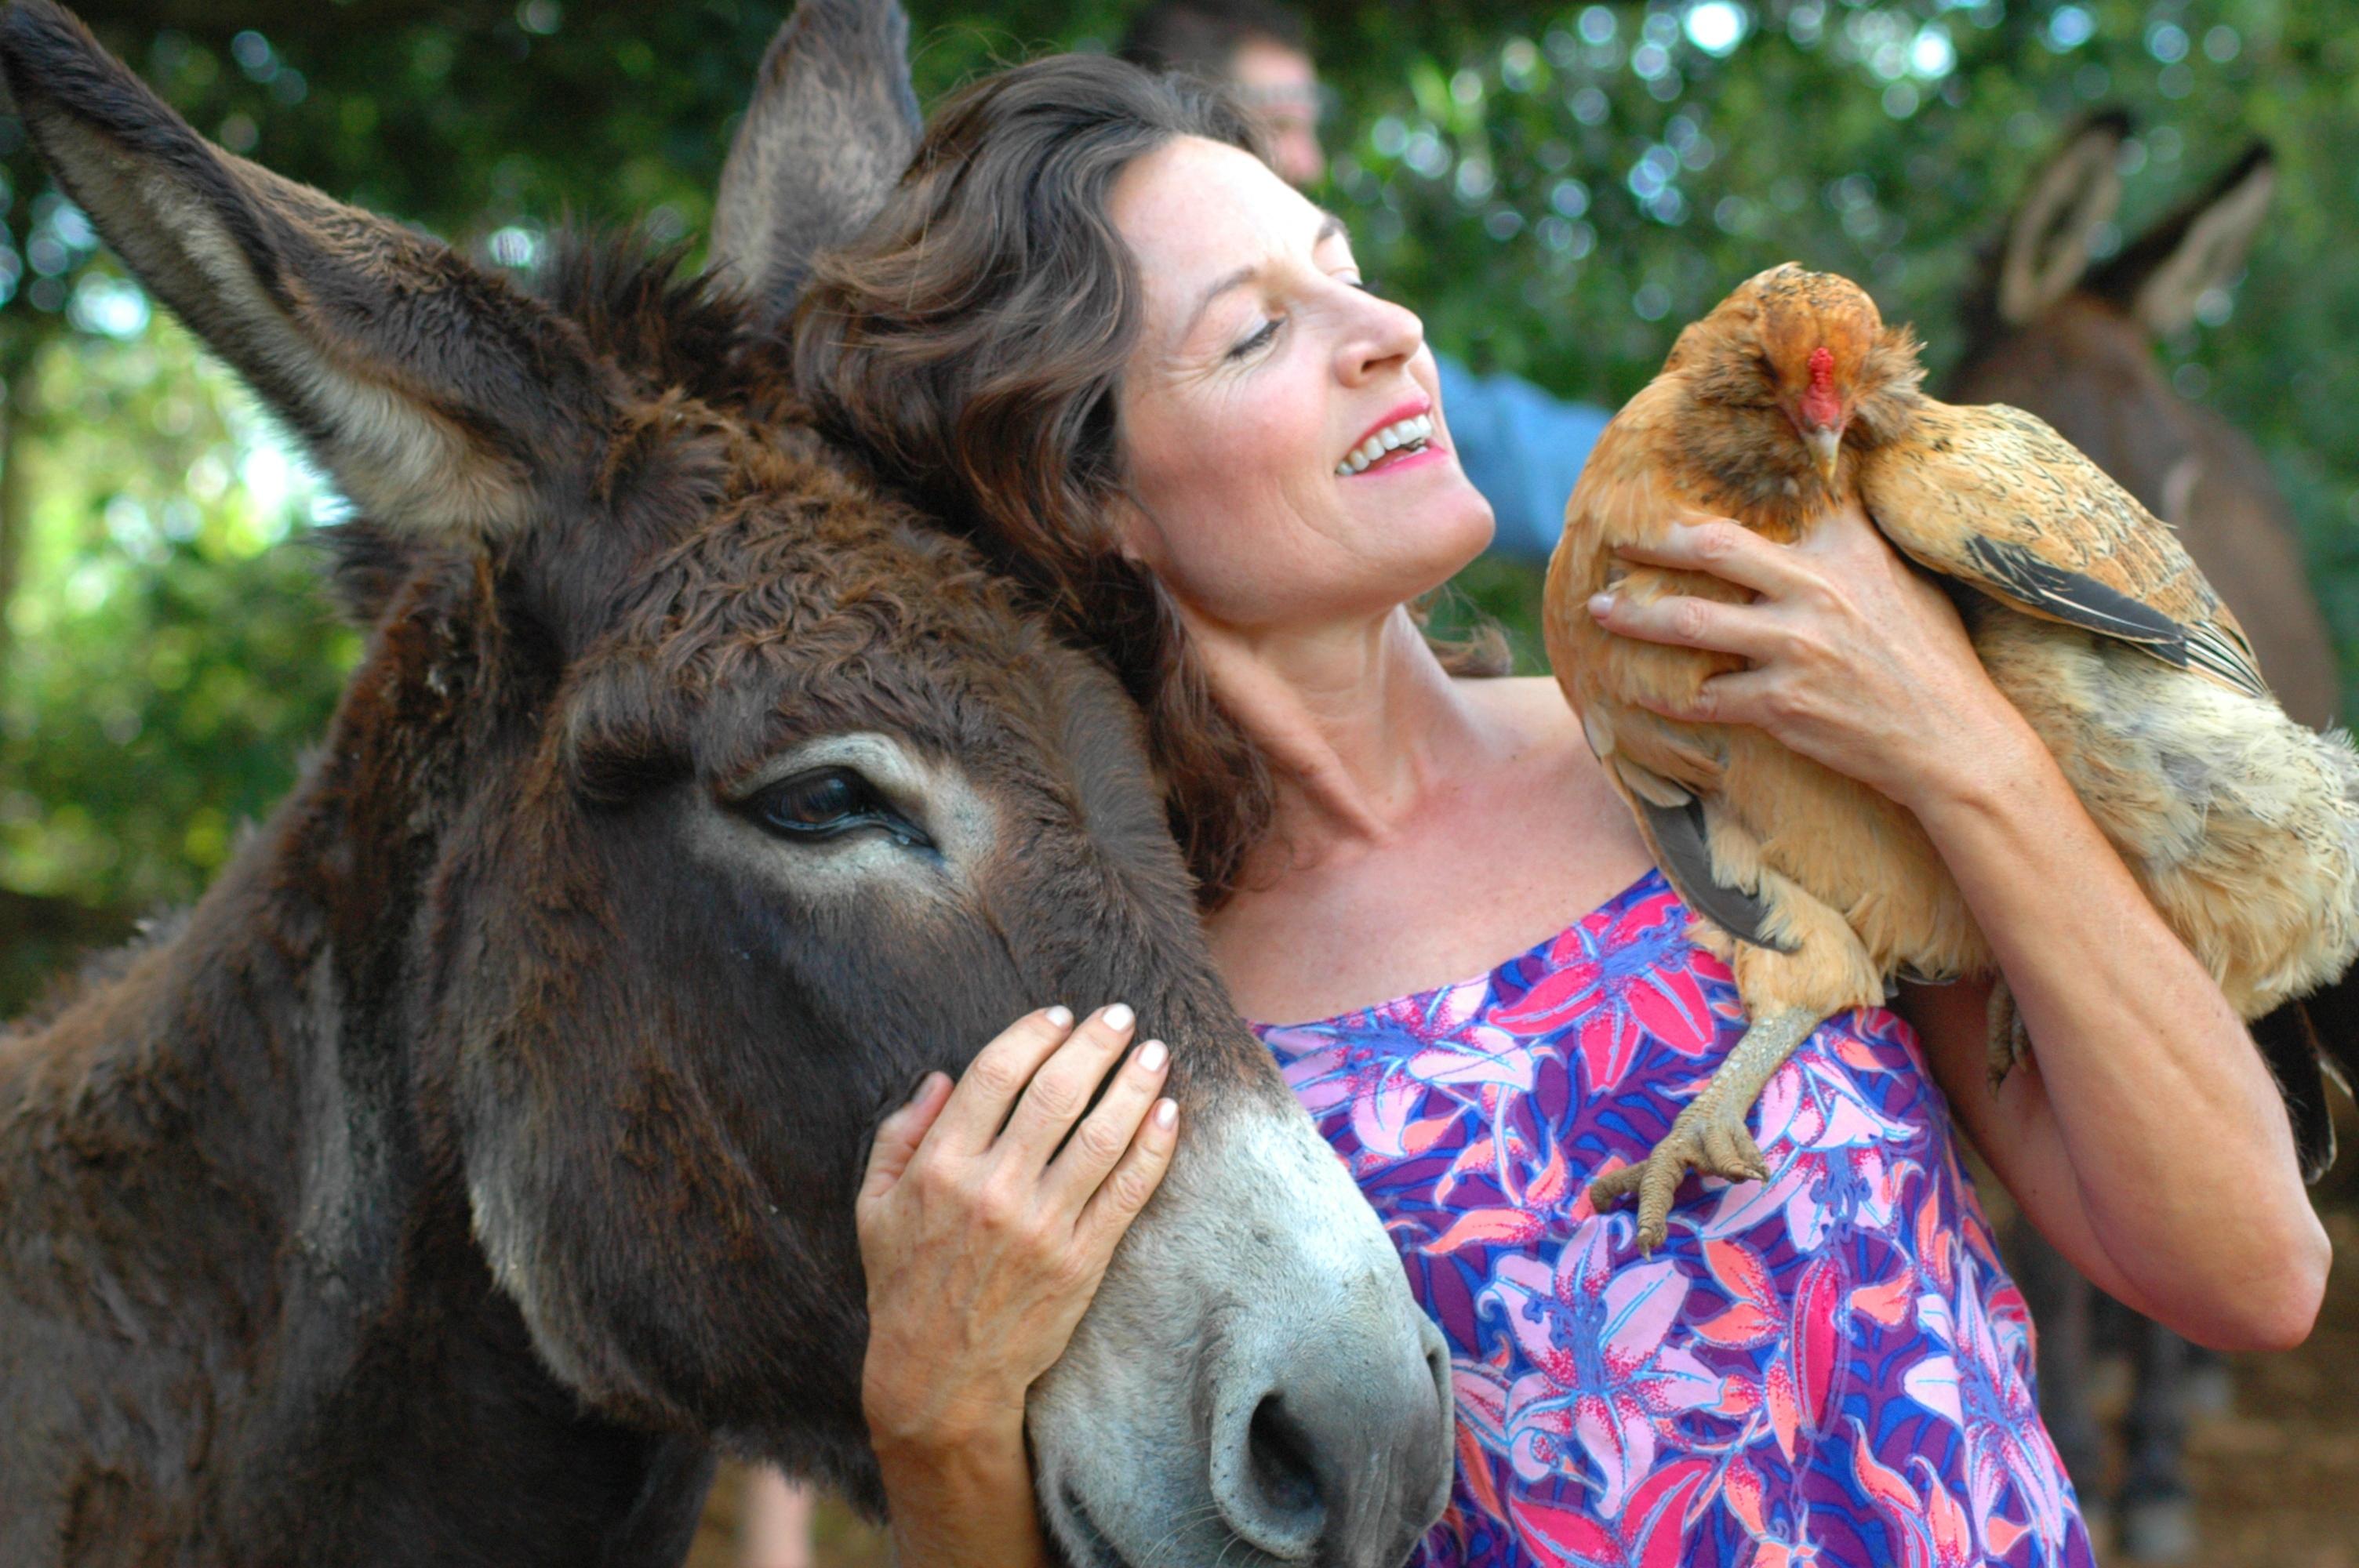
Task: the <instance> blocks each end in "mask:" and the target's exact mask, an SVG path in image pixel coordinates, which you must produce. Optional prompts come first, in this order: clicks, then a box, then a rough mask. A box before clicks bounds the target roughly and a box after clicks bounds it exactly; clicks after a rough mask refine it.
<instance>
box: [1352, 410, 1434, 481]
mask: <svg viewBox="0 0 2359 1568" xmlns="http://www.w3.org/2000/svg"><path fill="white" fill-rule="evenodd" d="M1432 411H1433V399H1431V398H1430V397H1413V398H1410V399H1409V400H1408V402H1406V403H1404V404H1402V405H1401V406H1399V407H1397V408H1395V409H1394V410H1393V411H1392V412H1391V413H1389V414H1386V416H1384V417H1383V418H1381V419H1379V420H1377V421H1376V422H1375V424H1373V425H1371V426H1369V427H1367V428H1366V429H1364V430H1363V431H1361V432H1360V438H1359V439H1358V440H1356V441H1354V442H1353V443H1352V448H1351V449H1352V450H1353V451H1354V452H1356V451H1358V450H1359V449H1361V448H1362V447H1364V446H1366V445H1367V444H1368V438H1369V437H1371V436H1373V435H1375V433H1376V432H1377V431H1379V430H1382V429H1384V428H1386V427H1388V426H1392V425H1397V424H1399V423H1400V422H1401V421H1402V420H1404V419H1414V418H1416V417H1417V416H1419V415H1420V414H1430V413H1431V412H1432ZM1446 451H1447V449H1445V448H1444V447H1443V446H1442V444H1441V438H1440V432H1439V431H1437V432H1435V434H1434V435H1432V436H1430V437H1429V438H1427V440H1426V443H1425V450H1423V451H1421V452H1412V453H1408V454H1406V455H1404V454H1402V453H1400V452H1397V451H1394V452H1387V453H1386V454H1385V455H1384V456H1383V457H1381V458H1378V459H1377V460H1375V462H1373V463H1370V464H1369V465H1368V466H1367V467H1366V468H1364V469H1362V470H1360V471H1359V472H1358V473H1355V474H1353V475H1352V476H1351V477H1352V478H1353V479H1364V478H1366V477H1367V476H1368V475H1369V474H1372V473H1375V472H1377V471H1378V470H1382V471H1384V472H1386V473H1391V472H1394V471H1395V470H1399V469H1405V468H1414V467H1422V466H1423V465H1424V464H1425V463H1426V462H1427V461H1428V460H1432V459H1439V458H1440V457H1442V456H1444V455H1445V454H1446ZM1347 455H1348V454H1347Z"/></svg>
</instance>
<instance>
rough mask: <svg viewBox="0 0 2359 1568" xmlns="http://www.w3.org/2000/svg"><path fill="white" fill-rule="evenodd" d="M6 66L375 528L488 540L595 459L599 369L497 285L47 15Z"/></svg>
mask: <svg viewBox="0 0 2359 1568" xmlns="http://www.w3.org/2000/svg"><path fill="white" fill-rule="evenodd" d="M0 68H5V72H6V75H7V80H8V85H9V88H10V90H11V91H12V92H14V94H15V96H16V110H17V113H18V114H21V115H22V116H23V117H24V121H25V124H26V127H27V130H28V131H29V132H30V134H31V135H32V138H33V141H34V143H35V144H36V145H37V146H38V148H39V150H40V152H41V155H42V157H43V158H44V159H45V160H46V161H47V162H48V164H49V168H50V170H51V171H52V173H53V174H54V175H55V177H56V178H57V181H58V183H59V185H60V186H61V187H63V188H64V189H65V191H66V193H67V195H69V196H70V197H71V198H72V199H73V200H74V201H75V202H76V203H78V204H79V205H80V206H81V207H82V210H83V211H86V212H88V213H89V214H90V217H91V220H92V222H94V223H95V224H96V225H97V227H98V230H99V232H100V233H102V234H103V235H104V236H105V238H106V240H107V242H108V243H110V244H112V245H113V246H114V249H115V250H116V251H117V252H118V253H120V254H121V255H122V256H123V258H124V260H125V262H127V263H128V264H129V265H130V266H131V269H132V270H133V271H134V272H135V273H136V274H137V275H138V276H139V278H140V280H141V281H142V282H143V283H145V284H146V285H147V287H149V288H150V289H152V290H153V291H154V292H155V293H156V294H157V295H158V297H161V298H162V299H163V300H164V302H165V303H166V304H167V305H168V306H170V307H171V308H172V310H173V311H174V312H175V313H176V314H177V315H178V316H179V318H180V319H181V320H183V321H184V322H186V323H187V324H188V325H189V326H190V329H191V330H194V331H195V332H196V333H197V335H198V336H199V337H201V338H202V339H203V340H204V341H205V342H206V343H207V344H208V345H210V346H211V347H212V350H213V351H214V352H216V353H218V354H220V355H221V356H222V357H223V359H224V360H227V361H228V362H229V363H230V364H231V366H232V367H233V368H234V369H235V370H236V371H237V372H238V373H239V374H240V375H241V376H243V377H244V378H245V381H246V382H247V383H248V384H250V385H252V386H253V387H254V389H255V391H256V392H257V393H259V394H260V395H262V397H263V398H264V399H265V400H266V401H267V402H268V403H269V404H270V405H271V406H272V407H274V408H275V409H276V410H277V413H278V414H279V415H280V416H281V417H283V418H284V419H285V420H286V421H287V422H288V425H289V426H290V427H293V429H294V430H295V432H296V433H297V434H298V435H299V436H300V437H302V438H303V439H304V440H305V442H306V443H307V444H308V445H309V446H310V449H311V452H312V454H313V455H314V456H315V457H316V458H317V459H318V460H319V461H320V462H321V465H322V466H323V467H325V468H326V469H327V470H329V472H330V473H332V475H333V476H334V478H335V480H336V481H337V482H338V484H339V485H340V486H341V487H342V490H343V491H344V492H345V494H346V495H347V496H348V497H349V498H350V499H351V500H352V501H353V503H354V505H355V506H356V507H357V508H358V509H359V510H360V511H362V512H363V513H364V514H366V515H368V516H370V517H372V518H374V519H375V521H376V522H378V523H380V524H386V525H388V526H393V527H398V528H407V529H417V530H423V531H429V532H432V533H436V534H440V535H445V536H448V537H452V538H454V539H456V540H467V539H475V540H482V539H487V538H489V537H491V536H493V535H496V534H499V533H502V532H505V531H509V530H513V529H514V528H516V526H518V525H519V524H521V523H522V521H523V520H524V518H525V517H526V516H527V515H528V514H530V513H531V512H532V510H533V509H534V507H535V504H536V499H537V493H538V486H539V481H540V480H541V479H542V477H543V476H544V475H545V474H547V473H549V472H550V471H553V465H555V464H558V463H560V462H562V461H564V460H565V459H566V458H567V457H569V456H576V457H578V456H580V455H581V454H582V453H583V452H584V449H585V443H587V442H588V441H589V440H591V439H592V437H593V435H594V431H595V429H596V427H597V424H598V422H597V420H596V418H595V414H596V411H597V410H598V409H599V408H601V407H603V406H611V400H610V399H608V398H607V396H606V394H605V392H604V388H603V381H602V379H601V377H600V373H599V372H598V369H597V367H596V365H595V363H594V362H593V361H592V359H591V358H590V356H589V355H588V353H587V351H586V350H585V349H584V348H583V347H582V344H581V342H580V341H579V339H578V338H577V337H575V336H574V335H573V333H572V330H571V328H570V327H568V326H567V325H566V324H565V323H563V322H562V321H560V320H559V319H556V318H554V317H552V316H550V315H549V313H548V312H546V311H544V310H542V309H541V308H539V307H538V306H537V305H536V304H534V303H533V302H532V301H530V300H528V299H527V298H525V297H523V296H521V295H520V294H518V293H516V291H515V290H513V289H512V288H510V287H509V286H508V285H507V284H506V282H505V281H504V280H503V279H501V278H499V277H497V276H494V275H492V274H490V273H488V272H486V271H484V270H483V269H481V268H478V267H476V266H473V265H471V264H469V263H468V262H466V261H464V260H463V259H462V258H461V257H459V256H457V255H456V254H453V253H451V251H450V250H449V249H448V248H447V247H445V246H443V245H441V244H439V243H435V242H433V241H431V240H428V239H425V238H422V237H420V236H419V235H417V234H414V233H411V232H409V231H408V230H406V229H403V228H401V227H399V226H397V225H396V224H393V223H389V222H384V221H383V220H380V219H377V218H375V217H372V216H370V215H369V214H367V213H364V212H361V211H355V210H353V209H352V208H348V207H344V206H342V205H341V204H339V203H337V202H335V201H332V200H329V199H328V198H326V197H324V196H322V195H321V194H320V193H319V192H318V191H316V190H312V189H309V188H308V187H305V186H301V185H298V184H296V183H294V182H293V181H291V180H288V179H282V178H279V177H278V176H277V175H274V174H272V173H270V172H269V171H268V170H266V169H264V168H257V167H256V166H255V165H253V164H250V163H247V162H246V161H245V160H244V159H243V158H238V157H232V156H230V155H229V154H227V153H224V152H223V151H222V150H221V149H220V148H218V147H215V146H212V144H211V143H209V142H207V141H205V140H204V139H203V138H202V137H201V136H199V135H197V134H196V133H195V132H194V131H191V130H190V128H189V126H188V124H186V123H185V122H184V121H182V120H181V119H180V117H179V115H177V114H174V113H173V112H172V111H171V110H170V109H169V108H168V107H166V106H165V104H164V103H162V102H161V101H160V100H158V98H157V97H156V95H155V94H154V93H152V92H149V91H148V90H147V86H146V85H145V84H144V83H142V82H141V81H139V79H138V78H137V77H136V76H134V75H133V74H132V73H131V72H130V71H129V70H125V68H124V66H123V65H122V64H121V63H120V62H118V61H117V60H115V59H114V58H113V57H112V56H110V55H108V54H107V52H106V51H105V50H104V49H102V48H101V47H100V46H99V44H98V42H97V40H96V39H94V38H92V37H91V36H90V34H89V32H88V31H87V30H85V29H84V28H83V27H82V24H81V23H80V22H78V21H76V20H75V19H74V18H73V17H72V16H71V15H69V14H68V13H66V12H65V11H64V10H62V9H61V8H60V7H59V6H57V5H53V4H51V3H50V0H16V4H15V5H12V6H10V7H9V9H8V11H7V14H6V15H5V17H0ZM575 471H581V470H579V468H578V467H577V469H576V470H575Z"/></svg>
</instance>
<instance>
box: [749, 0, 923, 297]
mask: <svg viewBox="0 0 2359 1568" xmlns="http://www.w3.org/2000/svg"><path fill="white" fill-rule="evenodd" d="M922 130H923V124H922V123H921V122H920V120H919V115H918V97H917V93H916V92H914V91H913V90H912V89H911V88H910V85H909V20H908V17H907V16H903V15H902V12H901V7H900V6H899V5H897V4H896V3H895V0H802V4H801V5H798V6H796V7H795V14H794V15H793V16H789V17H788V18H787V21H786V25H785V26H784V27H780V28H779V29H778V34H777V38H773V39H771V40H770V48H769V50H768V52H767V53H766V54H765V55H763V57H762V70H761V74H760V76H759V77H758V78H757V79H756V82H755V85H754V101H753V103H750V104H749V105H747V107H746V110H745V120H744V122H743V123H742V124H740V125H739V126H738V128H737V138H736V140H735V141H734V142H732V143H731V144H730V146H729V160H728V162H727V163H725V164H723V166H722V169H721V189H720V193H719V195H718V196H717V197H716V198H715V199H714V203H713V212H712V261H713V263H714V265H715V266H716V267H721V268H726V269H727V270H728V272H729V273H730V274H731V275H732V276H734V279H735V281H736V282H737V283H738V285H739V287H743V288H745V290H746V291H747V292H748V293H749V294H751V295H752V296H753V297H756V298H757V299H760V300H762V301H763V302H764V303H765V304H766V305H767V306H768V308H770V309H771V311H772V312H773V313H775V314H777V315H780V316H783V315H784V314H785V313H786V312H787V310H788V308H791V307H792V306H793V304H794V300H795V296H796V295H797V294H798V293H799V292H800V290H801V288H802V286H803V280H804V279H805V278H807V277H808V276H810V259H811V256H812V255H813V254H814V253H816V252H819V251H821V250H824V249H826V248H827V247H828V246H830V245H835V244H841V243H843V242H844V241H846V240H849V239H850V238H852V236H853V234H855V233H857V232H859V231H860V228H861V226H862V225H863V224H864V223H866V222H868V220H869V219H870V218H872V217H874V216H875V213H876V210H877V209H878V208H879V207H881V206H883V205H884V202H885V198H886V193H887V192H889V191H891V189H893V187H894V185H895V183H896V182H897V181H898V180H899V179H900V178H901V174H902V171H903V170H904V169H906V168H908V167H909V157H910V155H911V154H912V153H914V152H916V151H917V148H918V139H919V135H920V134H921V132H922Z"/></svg>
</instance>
